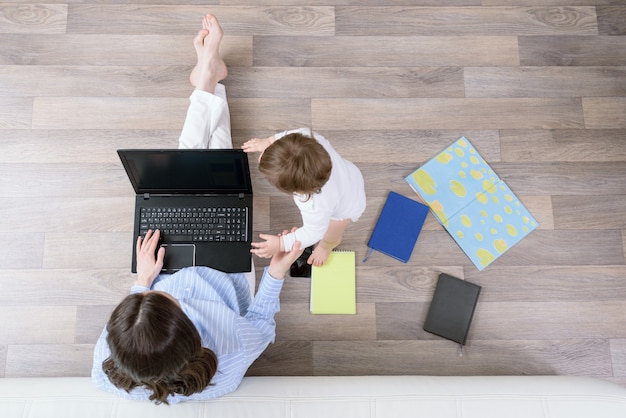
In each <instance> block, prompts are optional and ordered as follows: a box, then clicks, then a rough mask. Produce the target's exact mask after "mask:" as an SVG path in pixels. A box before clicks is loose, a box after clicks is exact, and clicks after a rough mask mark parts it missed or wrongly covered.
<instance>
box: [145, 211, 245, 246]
mask: <svg viewBox="0 0 626 418" xmlns="http://www.w3.org/2000/svg"><path fill="white" fill-rule="evenodd" d="M150 229H151V230H153V231H154V230H155V229H158V230H160V231H161V236H162V240H163V241H167V242H191V241H194V242H223V241H232V242H245V241H246V240H247V238H248V237H247V233H248V210H247V208H189V207H176V208H141V211H140V222H139V234H140V235H141V236H145V235H146V233H147V232H148V230H150Z"/></svg>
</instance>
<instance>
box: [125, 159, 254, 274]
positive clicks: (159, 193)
mask: <svg viewBox="0 0 626 418" xmlns="http://www.w3.org/2000/svg"><path fill="white" fill-rule="evenodd" d="M117 153H118V155H119V157H120V159H121V161H122V164H123V165H124V169H125V170H126V174H127V175H128V178H129V180H130V182H131V184H132V186H133V188H134V189H135V194H136V198H135V222H134V234H133V246H132V247H133V258H132V266H131V271H132V272H133V273H136V272H137V260H136V242H137V237H138V236H139V235H141V236H145V234H146V232H147V231H148V230H150V229H152V230H153V231H154V230H155V229H159V230H160V231H161V238H160V246H164V247H165V259H164V264H163V270H162V272H164V273H173V272H175V271H178V270H180V269H182V268H185V267H190V266H208V267H211V268H214V269H216V270H220V271H223V272H227V273H234V272H247V271H250V270H251V254H250V242H251V240H252V182H251V180H250V167H249V165H248V157H247V155H246V154H245V153H244V152H243V151H242V150H237V149H219V150H208V149H202V150H195V149H194V150H188V149H184V150H178V149H177V150H173V149H120V150H118V151H117Z"/></svg>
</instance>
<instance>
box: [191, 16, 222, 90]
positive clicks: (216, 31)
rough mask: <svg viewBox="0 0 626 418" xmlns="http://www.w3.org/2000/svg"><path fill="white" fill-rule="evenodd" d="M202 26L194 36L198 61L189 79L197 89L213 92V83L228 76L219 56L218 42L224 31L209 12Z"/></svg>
mask: <svg viewBox="0 0 626 418" xmlns="http://www.w3.org/2000/svg"><path fill="white" fill-rule="evenodd" d="M202 27H203V29H202V30H201V31H199V32H198V34H197V35H196V37H195V38H194V48H195V49H196V54H197V56H198V63H197V64H196V66H195V67H194V69H193V70H192V72H191V75H190V76H189V80H190V82H191V84H192V85H193V86H194V87H196V88H197V89H199V90H204V91H208V92H209V93H213V92H214V90H215V85H216V84H217V83H219V82H220V81H222V80H223V79H225V78H226V76H228V69H227V68H226V64H225V63H224V60H223V59H222V57H220V43H221V41H222V37H223V36H224V32H223V30H222V28H221V26H220V24H219V22H218V21H217V18H216V17H215V16H213V15H211V14H208V15H206V16H205V17H204V19H203V20H202Z"/></svg>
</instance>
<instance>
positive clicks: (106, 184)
mask: <svg viewBox="0 0 626 418" xmlns="http://www.w3.org/2000/svg"><path fill="white" fill-rule="evenodd" d="M0 175H1V177H0V178H1V179H2V183H1V184H2V192H3V196H5V197H7V198H9V197H11V198H15V197H26V198H28V197H32V196H33V190H37V196H38V197H68V198H75V197H77V196H83V197H85V198H88V197H101V198H109V197H127V198H132V196H134V191H133V189H132V187H131V186H130V183H129V181H128V177H127V176H126V173H125V172H124V169H123V168H122V165H121V163H116V164H82V163H74V164H71V165H63V164H43V163H42V164H0Z"/></svg>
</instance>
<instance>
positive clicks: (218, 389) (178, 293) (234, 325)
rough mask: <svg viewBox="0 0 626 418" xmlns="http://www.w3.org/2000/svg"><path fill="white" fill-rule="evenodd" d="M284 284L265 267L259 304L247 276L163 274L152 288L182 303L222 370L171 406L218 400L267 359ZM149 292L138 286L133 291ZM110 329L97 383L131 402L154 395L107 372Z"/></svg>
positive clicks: (200, 271)
mask: <svg viewBox="0 0 626 418" xmlns="http://www.w3.org/2000/svg"><path fill="white" fill-rule="evenodd" d="M282 286H283V280H278V279H275V278H273V277H272V276H271V275H270V274H269V273H268V271H267V268H265V271H264V273H263V277H262V279H261V283H260V285H259V289H258V291H257V294H256V296H255V298H254V300H253V301H251V297H250V288H249V285H248V282H247V280H246V278H245V276H244V275H243V274H241V273H236V274H233V273H230V274H227V273H223V272H220V271H217V270H213V269H211V268H208V267H190V268H186V269H183V270H180V271H178V272H176V273H174V274H171V275H165V274H162V275H160V276H158V277H157V278H156V279H155V281H154V283H153V284H152V287H151V289H152V290H161V291H164V292H167V293H169V294H170V295H172V296H173V297H174V298H176V299H177V300H178V302H179V303H180V305H181V307H182V309H183V311H184V312H185V314H186V315H187V316H188V317H189V319H191V322H193V324H194V325H195V326H196V328H197V329H198V332H199V333H200V337H201V338H202V346H203V347H208V348H210V349H211V350H213V351H214V352H215V354H216V355H217V358H218V370H217V373H216V374H215V376H214V377H213V379H212V380H211V383H212V385H211V386H208V387H207V388H206V389H205V390H204V391H202V392H200V393H194V394H193V395H191V396H182V395H174V396H172V395H170V396H169V397H168V402H169V403H170V404H174V403H178V402H181V401H184V400H188V399H207V398H217V397H219V396H222V395H225V394H227V393H230V392H232V391H234V390H235V389H237V387H238V386H239V384H240V383H241V380H242V379H243V377H244V374H245V373H246V371H247V370H248V367H250V365H251V364H252V363H253V362H254V361H255V360H256V359H257V358H258V357H259V356H260V355H261V353H262V352H263V351H264V350H265V348H266V347H267V346H268V345H269V344H270V343H272V342H274V337H275V335H276V322H275V321H274V315H275V314H276V313H277V312H278V311H279V310H280V301H279V298H278V297H279V294H280V291H281V289H282ZM146 290H149V289H148V288H147V287H143V286H133V287H132V288H131V293H138V292H143V291H146ZM106 336H107V330H106V327H105V329H104V330H103V331H102V334H101V335H100V338H99V339H98V342H97V343H96V347H95V350H94V358H93V367H92V370H91V377H92V380H93V382H94V383H95V385H96V386H97V387H99V388H101V389H103V390H106V391H109V392H113V393H116V394H118V395H120V396H122V397H124V398H127V399H148V398H149V397H150V395H151V394H152V393H151V391H148V390H147V389H145V388H143V387H138V388H135V389H133V390H131V391H130V393H127V392H126V391H125V390H123V389H119V388H117V387H116V386H114V385H113V384H112V383H111V382H110V381H109V379H108V377H107V376H106V374H105V373H104V371H103V370H102V362H103V361H104V360H106V359H107V358H108V357H109V356H110V353H111V352H110V350H109V346H108V344H107V342H106Z"/></svg>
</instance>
